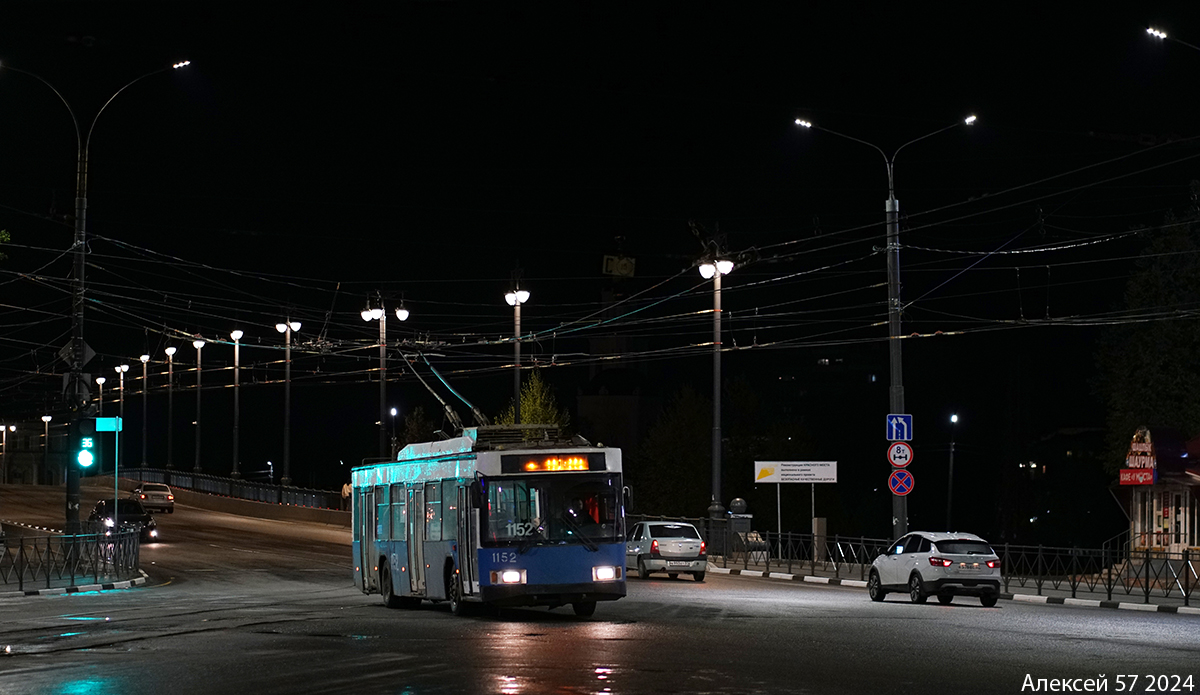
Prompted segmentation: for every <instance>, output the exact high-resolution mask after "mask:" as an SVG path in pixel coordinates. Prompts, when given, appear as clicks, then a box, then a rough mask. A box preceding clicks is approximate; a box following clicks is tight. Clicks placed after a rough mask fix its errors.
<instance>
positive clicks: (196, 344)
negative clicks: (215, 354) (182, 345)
mask: <svg viewBox="0 0 1200 695" xmlns="http://www.w3.org/2000/svg"><path fill="white" fill-rule="evenodd" d="M192 347H194V348H196V349H197V350H199V349H200V348H202V347H204V341H203V340H201V339H199V338H196V339H195V340H193V341H192Z"/></svg>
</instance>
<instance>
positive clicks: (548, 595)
mask: <svg viewBox="0 0 1200 695" xmlns="http://www.w3.org/2000/svg"><path fill="white" fill-rule="evenodd" d="M624 595H625V582H624V581H621V582H583V583H580V584H511V585H491V586H481V587H479V597H480V598H481V599H483V600H484V601H485V602H487V603H491V604H493V605H496V606H562V605H566V604H568V603H579V602H582V601H616V600H617V599H619V598H621V597H623V596H624Z"/></svg>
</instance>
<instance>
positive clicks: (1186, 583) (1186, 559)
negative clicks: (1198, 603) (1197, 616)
mask: <svg viewBox="0 0 1200 695" xmlns="http://www.w3.org/2000/svg"><path fill="white" fill-rule="evenodd" d="M1191 580H1192V560H1191V555H1190V553H1189V549H1188V548H1184V549H1183V605H1185V606H1190V605H1191V603H1189V601H1190V600H1191V596H1192V587H1191Z"/></svg>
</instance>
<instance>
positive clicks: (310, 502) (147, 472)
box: [121, 468, 342, 509]
mask: <svg viewBox="0 0 1200 695" xmlns="http://www.w3.org/2000/svg"><path fill="white" fill-rule="evenodd" d="M121 477H122V478H127V479H136V480H141V481H143V482H147V483H166V484H167V485H170V486H171V487H177V488H180V489H183V490H193V491H195V492H206V493H209V494H212V495H224V496H226V497H236V498H238V499H243V500H252V501H255V502H269V503H272V504H290V505H294V506H297V507H316V508H319V509H340V508H341V504H342V496H341V492H339V491H335V490H310V489H307V488H300V487H291V486H285V485H272V484H268V483H256V482H251V481H248V480H241V479H237V478H223V477H220V476H216V475H207V474H204V473H191V472H188V471H180V470H175V469H170V468H125V469H122V470H121Z"/></svg>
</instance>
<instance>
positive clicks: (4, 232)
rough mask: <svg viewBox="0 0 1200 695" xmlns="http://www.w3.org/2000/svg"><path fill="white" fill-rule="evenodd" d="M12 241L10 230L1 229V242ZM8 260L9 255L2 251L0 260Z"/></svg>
mask: <svg viewBox="0 0 1200 695" xmlns="http://www.w3.org/2000/svg"><path fill="white" fill-rule="evenodd" d="M10 241H12V237H10V236H9V235H8V230H7V229H0V244H7V243H8V242H10ZM6 260H8V256H5V255H4V254H3V253H0V261H6Z"/></svg>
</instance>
